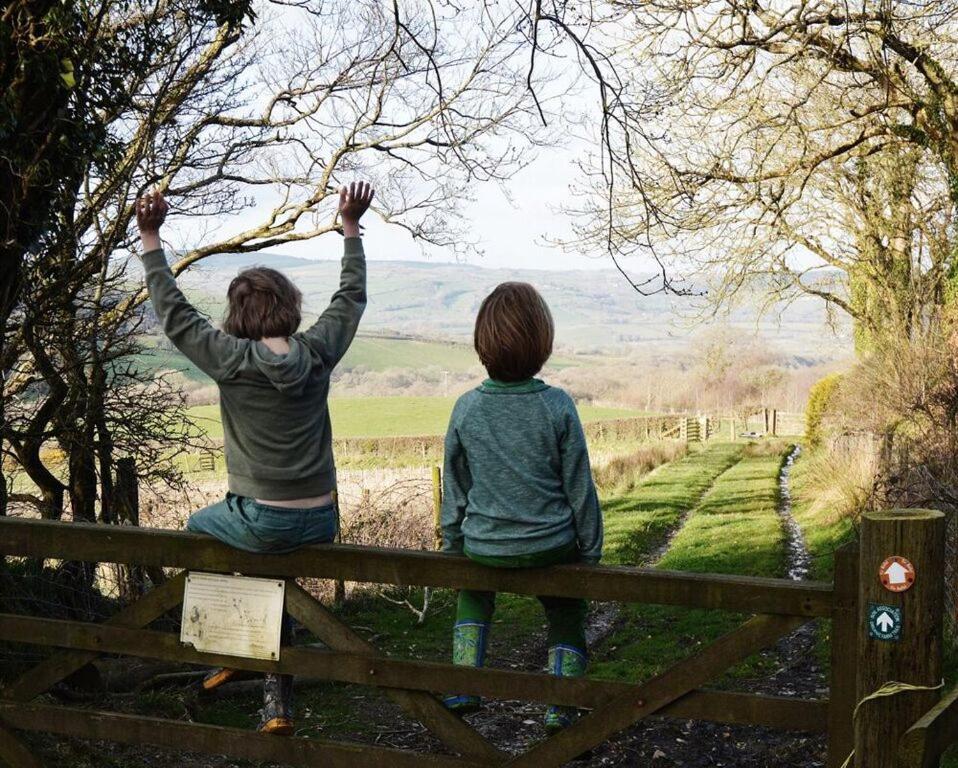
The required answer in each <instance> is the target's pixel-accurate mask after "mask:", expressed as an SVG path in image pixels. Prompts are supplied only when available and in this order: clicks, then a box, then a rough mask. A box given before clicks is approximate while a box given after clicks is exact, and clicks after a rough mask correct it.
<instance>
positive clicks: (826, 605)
mask: <svg viewBox="0 0 958 768" xmlns="http://www.w3.org/2000/svg"><path fill="white" fill-rule="evenodd" d="M0 554H3V555H6V556H26V557H33V558H56V559H62V560H71V561H86V562H106V563H123V564H128V565H137V566H142V567H143V568H144V569H148V571H147V572H149V573H154V574H155V573H159V569H160V568H164V569H167V570H166V572H167V573H168V574H170V577H169V578H168V580H166V581H165V583H163V584H162V585H159V586H156V587H154V588H153V589H152V590H151V591H149V592H147V593H146V594H145V595H144V596H143V597H141V598H140V599H139V600H137V601H135V602H133V603H132V604H130V605H128V606H127V607H125V608H124V609H122V610H121V611H120V612H119V613H117V614H116V615H114V616H113V617H112V618H111V619H109V620H108V621H106V622H104V623H99V624H98V623H89V622H80V621H64V620H56V619H48V618H39V617H34V616H25V615H19V614H0V640H3V641H8V642H17V643H30V644H36V645H41V646H51V647H54V648H57V649H61V650H59V651H58V652H56V653H54V654H53V655H52V656H50V657H49V658H48V659H47V660H45V661H43V662H42V663H40V664H38V665H37V666H36V667H34V668H33V669H31V670H29V671H28V672H27V673H26V674H24V675H22V676H21V677H20V678H19V679H17V680H14V681H13V682H12V683H11V684H9V685H8V686H7V687H5V688H4V689H3V690H2V692H0V758H2V759H4V760H6V762H7V763H9V764H10V765H11V766H13V768H26V767H27V766H29V768H36V766H38V765H39V763H38V762H37V761H36V759H35V758H33V757H32V756H31V755H30V753H29V751H28V750H27V748H26V747H25V746H24V745H23V743H22V742H21V741H20V740H19V738H18V737H17V736H16V735H15V731H16V730H26V731H43V732H48V733H54V734H61V735H64V736H74V737H82V738H92V739H106V740H113V741H119V742H125V743H134V744H151V745H155V746H159V747H167V748H172V749H176V750H186V751H196V752H203V753H210V754H223V755H228V756H231V757H233V758H236V759H249V760H264V761H267V760H268V761H272V762H282V763H289V764H293V765H304V766H306V765H318V764H322V765H329V766H343V767H344V768H355V767H356V766H357V765H363V766H490V765H502V766H506V765H508V766H516V767H525V768H533V767H534V768H546V767H547V766H559V765H562V764H563V763H565V762H567V761H569V760H571V759H572V758H574V757H575V756H577V755H579V754H580V753H582V752H583V751H585V750H587V749H590V748H592V747H594V746H596V745H598V744H600V743H601V742H603V741H605V740H606V739H608V738H609V737H611V736H612V735H614V734H615V733H617V732H618V731H621V730H622V729H624V728H627V727H628V726H630V725H632V724H633V723H636V722H637V721H639V720H641V719H642V718H645V717H648V716H650V715H664V716H669V717H678V718H688V719H703V720H713V721H718V722H725V723H731V724H749V725H761V726H766V727H770V728H778V729H785V730H799V731H806V732H825V731H827V732H828V739H829V765H830V766H832V767H833V768H834V767H837V766H840V765H841V764H842V762H843V761H844V760H845V758H846V757H847V756H848V755H849V753H850V752H851V751H852V748H853V729H852V722H853V717H852V712H853V710H854V708H855V703H856V695H855V680H856V665H855V663H853V662H854V659H855V658H856V657H855V653H854V650H852V649H854V647H855V644H854V643H855V638H856V630H857V627H858V589H857V583H858V566H857V562H858V560H857V550H854V549H846V550H844V551H842V552H841V553H839V556H838V558H837V570H836V577H835V583H834V584H829V583H822V582H794V581H786V580H779V579H762V578H751V577H743V576H728V575H715V574H692V573H684V572H669V571H660V570H652V569H636V568H622V567H589V566H581V565H574V566H556V567H552V568H545V569H529V570H523V571H511V570H505V569H490V568H485V567H482V566H479V565H477V564H475V563H472V562H470V561H468V560H467V559H465V558H462V557H454V556H448V555H442V554H434V553H427V552H414V551H402V550H386V549H379V548H372V547H354V546H347V545H327V546H316V547H307V548H304V549H302V550H299V551H297V552H294V553H292V554H289V555H282V556H279V555H258V554H250V553H247V552H242V551H239V550H235V549H232V548H230V547H227V546H225V545H223V544H221V543H219V542H217V541H215V540H213V539H210V538H208V537H205V536H197V535H191V534H186V533H178V532H171V531H158V530H142V529H136V528H132V527H117V526H102V525H101V526H96V525H82V524H76V523H72V524H70V523H59V522H48V521H25V520H19V519H9V518H0ZM189 570H198V571H208V572H216V573H243V574H245V575H249V576H270V577H284V578H285V579H286V609H287V610H288V611H289V613H290V614H291V615H292V616H293V617H294V618H295V619H296V620H297V621H299V622H300V623H302V624H303V625H305V626H306V627H307V628H309V630H310V631H312V632H313V633H314V634H315V635H316V636H317V637H318V638H320V639H321V640H322V641H323V642H324V643H325V645H326V646H327V648H328V649H317V648H312V647H310V648H303V647H288V648H284V649H283V650H282V654H281V658H280V660H279V661H275V662H274V661H263V660H256V659H237V658H235V657H224V656H218V655H215V654H209V653H201V652H198V651H195V650H194V649H192V648H190V647H185V646H183V645H181V644H180V642H179V638H178V636H177V635H175V634H172V633H169V632H161V631H157V630H154V629H148V628H147V627H148V626H149V625H150V624H151V623H152V622H153V621H155V620H156V619H157V618H159V617H161V616H163V615H165V614H167V613H168V612H170V611H171V610H172V609H174V608H175V607H176V606H177V605H178V604H179V603H180V602H181V601H182V599H183V585H184V580H185V575H186V572H187V571H189ZM174 571H178V573H176V575H172V574H173V573H174ZM297 577H312V578H322V579H343V580H348V581H357V582H372V583H383V584H395V585H421V586H430V587H444V588H468V589H488V590H495V591H500V592H512V593H517V594H526V595H539V594H545V595H555V596H561V597H582V598H587V599H592V600H604V601H621V602H637V603H656V604H665V605H682V606H689V607H695V608H709V609H724V610H728V611H734V612H737V613H742V614H746V615H748V616H749V618H747V619H745V620H744V622H743V623H742V625H741V626H740V627H739V628H737V629H736V630H734V631H732V632H730V633H729V634H727V635H725V636H724V637H721V638H719V639H718V640H717V641H715V642H714V643H712V644H710V645H708V646H706V647H703V648H701V649H699V650H697V651H695V652H694V653H692V654H691V655H690V656H689V657H688V658H686V659H684V660H683V661H682V662H680V663H678V664H676V665H675V666H673V667H672V668H670V669H668V670H667V671H665V672H664V673H662V674H661V675H659V676H657V677H655V678H652V679H651V680H647V681H645V682H641V683H635V684H631V683H621V682H605V681H598V680H591V679H588V678H584V679H561V678H556V677H553V676H550V675H546V674H537V673H528V672H517V671H511V670H501V669H471V668H465V667H456V666H453V665H450V664H445V663H437V662H425V661H414V660H406V659H398V658H390V657H386V656H384V655H383V654H381V653H379V652H378V651H377V649H376V648H375V647H373V646H372V645H371V644H370V643H368V642H367V641H365V640H363V639H362V638H361V637H359V636H358V635H357V634H356V633H355V632H354V631H353V630H352V629H351V628H350V627H348V626H347V625H346V624H344V623H343V622H342V621H340V619H339V618H337V617H336V616H335V615H333V614H332V613H330V612H329V611H328V610H327V609H326V608H325V607H324V606H323V605H321V604H320V603H319V602H317V601H316V600H315V599H314V598H313V597H312V596H311V595H309V594H308V593H307V592H306V591H305V590H303V589H302V588H301V587H300V586H299V585H298V584H297V583H296V582H295V579H296V578H297ZM816 618H829V619H831V622H832V649H833V650H832V653H833V663H832V673H831V697H830V698H829V699H828V700H822V699H819V700H810V699H798V698H786V697H776V696H760V695H752V694H745V693H735V692H726V691H715V690H708V689H704V688H703V687H702V686H704V685H705V684H706V683H708V682H709V681H711V680H714V679H716V678H717V677H718V676H720V675H721V674H722V673H723V672H724V671H726V670H727V669H729V668H730V667H731V666H733V665H735V664H737V663H739V662H741V661H743V660H745V659H746V658H747V657H749V656H750V655H751V654H753V653H756V652H758V651H760V650H762V649H764V648H767V647H769V646H770V645H772V644H774V643H775V642H776V641H777V640H778V639H779V638H781V637H783V636H784V635H787V634H788V633H789V632H791V631H793V630H795V629H796V628H798V627H799V626H801V625H803V624H804V623H806V622H808V621H810V620H813V619H816ZM100 654H118V655H123V656H135V657H140V658H148V659H158V660H166V661H175V662H182V663H189V664H198V665H209V666H219V665H229V666H233V667H240V668H243V669H248V670H253V671H263V672H265V671H270V672H280V673H295V674H299V675H306V676H310V677H316V678H324V679H328V680H331V681H339V682H345V683H356V684H362V685H369V686H374V687H377V688H381V689H383V690H384V691H385V692H386V693H387V694H388V695H389V696H391V697H392V698H393V699H394V700H395V701H396V702H397V703H398V704H399V705H400V706H401V707H402V708H403V709H404V710H405V711H406V712H407V713H408V714H409V715H410V716H411V717H412V718H414V719H416V720H418V721H419V722H421V723H422V724H423V725H424V726H426V727H427V728H428V729H429V730H430V731H431V732H432V733H433V734H434V735H435V736H436V737H437V738H438V739H439V740H440V741H441V742H442V743H443V744H444V745H445V747H446V748H447V749H448V750H449V751H450V752H451V753H453V755H451V756H446V755H438V754H423V753H417V752H413V751H409V750H397V749H387V748H383V747H379V746H372V745H369V746H366V745H356V744H351V743H342V742H336V741H330V740H324V739H301V738H287V739H283V738H277V737H274V736H265V735H261V734H257V733H252V732H248V731H244V730H238V729H232V728H222V727H214V726H209V725H198V724H194V723H188V722H181V721H175V720H165V719H161V718H152V717H141V716H133V715H126V714H117V713H112V712H105V711H97V710H93V709H85V708H79V707H66V706H57V705H51V704H45V703H36V702H35V701H34V700H35V699H36V697H37V696H38V695H39V694H41V693H43V692H44V691H46V690H48V689H49V688H50V687H51V686H53V685H54V684H55V683H57V682H58V681H61V680H63V679H64V678H65V677H67V676H68V675H70V674H71V673H73V672H75V671H76V670H78V669H80V668H82V667H83V666H85V665H86V664H88V663H89V662H90V661H92V660H93V659H95V658H96V657H97V656H98V655H100ZM448 691H456V692H459V693H466V694H476V695H480V696H485V697H489V698H499V699H522V700H527V701H534V702H542V703H552V704H565V705H574V706H577V707H581V708H583V709H587V710H590V712H589V713H588V714H586V715H585V716H583V717H582V718H581V719H580V720H579V721H578V722H577V723H576V724H575V725H573V726H572V727H570V728H568V729H567V730H565V731H563V732H561V733H559V734H558V735H555V736H552V737H551V738H548V739H545V740H544V741H541V742H539V743H537V744H534V745H532V746H531V747H530V748H529V749H528V750H527V751H526V752H524V753H523V754H520V755H518V756H511V755H507V754H504V753H502V752H501V751H500V750H498V749H497V748H496V747H495V745H493V744H491V743H490V742H488V741H487V740H486V739H485V738H484V737H483V736H482V735H480V734H479V733H478V732H476V731H475V730H473V729H472V728H471V727H470V726H469V725H468V724H467V723H465V722H464V721H463V720H461V719H459V718H457V717H456V716H454V715H453V714H451V713H450V712H448V711H447V710H446V709H445V708H444V707H443V705H442V704H441V702H440V700H439V699H438V698H437V697H436V694H441V693H443V692H448Z"/></svg>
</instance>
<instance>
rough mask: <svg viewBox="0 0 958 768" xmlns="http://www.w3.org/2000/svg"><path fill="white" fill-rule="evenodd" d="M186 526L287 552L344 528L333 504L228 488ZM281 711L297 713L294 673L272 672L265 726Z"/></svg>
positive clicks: (246, 545) (288, 631) (250, 548)
mask: <svg viewBox="0 0 958 768" xmlns="http://www.w3.org/2000/svg"><path fill="white" fill-rule="evenodd" d="M186 530H188V531H189V532H190V533H206V534H209V535H210V536H214V537H216V538H217V539H219V540H220V541H222V542H223V543H224V544H229V545H230V546H231V547H236V548H237V549H245V550H246V551H247V552H261V553H271V554H284V553H287V552H292V551H293V550H296V549H299V548H300V547H305V546H306V545H307V544H328V543H330V542H331V541H333V540H334V539H335V538H336V533H337V532H338V531H339V516H338V514H337V513H336V507H335V506H334V505H333V504H327V505H326V506H325V507H312V508H310V509H288V508H286V507H271V506H270V505H269V504H260V503H259V502H258V501H256V499H249V498H246V497H245V496H236V495H235V494H232V493H227V494H226V498H225V499H223V500H222V501H218V502H217V503H216V504H211V505H210V506H208V507H204V508H203V509H201V510H200V511H199V512H195V513H193V514H192V515H190V519H189V520H188V521H187V523H186ZM292 633H293V623H292V620H291V619H290V616H289V614H288V613H286V612H285V611H283V633H282V639H281V642H282V644H283V645H289V644H290V643H291V642H292V639H293V637H292ZM280 716H282V717H292V716H293V678H292V676H291V675H275V674H267V675H266V679H265V682H264V684H263V709H262V710H261V725H262V724H264V723H267V722H269V721H270V720H271V719H273V718H275V717H280Z"/></svg>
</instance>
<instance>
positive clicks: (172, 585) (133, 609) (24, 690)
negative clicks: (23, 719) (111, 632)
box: [2, 572, 186, 701]
mask: <svg viewBox="0 0 958 768" xmlns="http://www.w3.org/2000/svg"><path fill="white" fill-rule="evenodd" d="M185 583H186V573H185V572H182V573H179V574H177V575H176V576H175V577H174V578H173V579H170V580H169V581H167V582H166V583H164V584H163V585H162V586H160V587H157V588H156V589H154V590H153V591H152V592H148V593H147V594H146V595H144V596H143V597H141V598H140V599H139V600H137V601H136V602H134V603H131V604H130V605H128V606H127V607H126V608H124V609H123V610H122V611H120V612H119V613H117V614H116V615H114V616H112V617H110V618H109V619H108V620H107V622H106V623H107V624H112V625H113V626H117V627H129V628H132V629H141V628H143V627H145V626H147V625H148V624H150V623H151V622H153V621H155V620H156V619H158V618H160V617H161V616H163V615H164V614H165V613H167V612H168V611H171V610H172V609H173V608H175V607H176V606H178V605H179V604H180V603H182V602H183V586H184V584H185ZM99 655H100V654H99V653H96V652H95V651H63V652H62V653H57V654H54V655H53V656H51V657H50V658H49V659H46V660H45V661H42V662H40V663H39V664H37V665H36V666H35V667H33V668H32V669H30V670H28V671H27V672H25V673H24V674H23V675H21V676H20V677H19V678H17V679H16V680H14V681H13V682H12V683H11V684H10V685H9V686H8V687H7V688H6V689H4V690H3V692H2V698H5V699H12V700H13V701H30V700H31V699H33V698H34V697H36V696H39V695H40V694H41V693H43V692H44V691H46V690H49V689H50V688H51V687H52V686H54V685H56V684H57V683H59V682H60V681H61V680H63V679H65V678H67V677H69V676H70V675H72V674H73V673H74V672H76V671H77V670H78V669H81V668H82V667H84V666H86V665H87V664H89V663H90V662H91V661H93V660H94V659H96V658H97V657H98V656H99Z"/></svg>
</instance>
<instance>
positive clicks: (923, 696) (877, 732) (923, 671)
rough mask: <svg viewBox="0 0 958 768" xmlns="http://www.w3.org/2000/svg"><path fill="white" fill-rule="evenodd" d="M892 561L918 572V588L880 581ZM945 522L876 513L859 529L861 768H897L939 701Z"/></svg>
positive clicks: (930, 515) (915, 512)
mask: <svg viewBox="0 0 958 768" xmlns="http://www.w3.org/2000/svg"><path fill="white" fill-rule="evenodd" d="M893 555H899V556H901V557H905V558H908V560H910V561H911V563H912V564H913V565H914V569H915V582H914V586H913V587H912V588H911V589H909V590H908V591H907V592H890V591H889V590H887V589H885V587H884V585H883V584H882V581H881V578H880V569H881V565H882V563H883V562H884V561H885V560H886V559H887V558H889V557H890V556H893ZM944 566H945V516H944V514H943V513H942V512H938V511H935V510H925V509H912V510H892V511H887V512H870V513H867V514H865V515H864V517H863V519H862V529H861V561H860V570H859V581H860V589H861V592H860V597H859V606H858V617H859V629H860V632H859V635H858V637H859V641H858V701H859V704H858V711H857V716H856V718H855V763H854V764H855V766H856V767H857V768H896V765H897V763H896V759H897V758H896V754H897V750H898V742H899V739H900V738H901V736H902V734H903V733H905V731H907V730H908V729H909V728H910V727H911V726H912V724H913V723H915V722H916V721H917V720H919V718H921V717H922V716H923V715H924V714H925V713H926V712H927V711H928V710H929V709H931V708H932V707H933V706H934V705H935V703H936V702H937V701H938V699H939V698H940V696H941V689H940V687H939V686H940V684H941V674H942V627H943V618H944V570H945V568H944Z"/></svg>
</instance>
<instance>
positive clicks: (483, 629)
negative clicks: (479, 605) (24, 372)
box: [442, 621, 489, 715]
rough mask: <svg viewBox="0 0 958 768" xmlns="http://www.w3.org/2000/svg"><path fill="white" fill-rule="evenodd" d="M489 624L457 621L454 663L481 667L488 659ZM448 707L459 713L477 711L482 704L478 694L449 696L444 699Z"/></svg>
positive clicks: (453, 632) (453, 647) (453, 651)
mask: <svg viewBox="0 0 958 768" xmlns="http://www.w3.org/2000/svg"><path fill="white" fill-rule="evenodd" d="M488 638H489V624H488V622H484V621H457V622H456V626H455V627H453V630H452V663H453V664H455V665H456V666H459V667H475V668H479V667H481V666H482V665H483V664H484V663H485V661H486V641H487V640H488ZM442 703H443V704H445V705H446V708H447V709H450V710H452V711H453V712H455V713H456V714H457V715H468V714H470V713H472V712H476V711H477V710H478V709H479V707H480V706H481V705H482V700H481V699H480V698H479V697H478V696H467V695H457V696H447V697H446V698H445V699H443V702H442Z"/></svg>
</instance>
